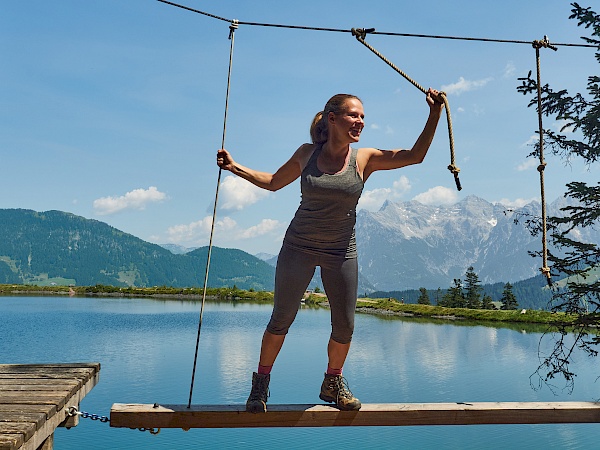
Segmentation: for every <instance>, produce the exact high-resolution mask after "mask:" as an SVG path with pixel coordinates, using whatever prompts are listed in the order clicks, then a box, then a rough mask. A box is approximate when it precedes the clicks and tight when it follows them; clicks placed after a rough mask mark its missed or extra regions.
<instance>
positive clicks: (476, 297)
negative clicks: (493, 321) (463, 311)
mask: <svg viewBox="0 0 600 450" xmlns="http://www.w3.org/2000/svg"><path fill="white" fill-rule="evenodd" d="M464 290H465V306H466V307H467V308H471V309H479V308H481V293H482V292H483V288H482V287H481V282H480V281H479V277H478V276H477V274H476V273H475V269H473V266H471V267H469V268H468V269H467V272H466V273H465V289H464Z"/></svg>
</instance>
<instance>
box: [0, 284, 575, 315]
mask: <svg viewBox="0 0 600 450" xmlns="http://www.w3.org/2000/svg"><path fill="white" fill-rule="evenodd" d="M34 294H35V295H74V296H111V297H147V298H165V299H168V298H173V299H179V300H181V299H189V300H198V299H201V298H202V296H203V289H202V288H172V287H166V286H155V287H150V288H138V287H114V286H103V285H102V286H72V287H69V286H35V285H14V284H13V285H7V284H4V285H2V284H0V295H34ZM206 296H207V298H208V299H210V300H233V301H251V302H260V303H269V302H272V301H273V293H272V292H266V291H253V290H249V291H246V290H242V289H236V288H209V289H207V292H206ZM326 302H327V298H326V297H324V296H321V295H315V294H313V295H310V296H308V297H307V298H306V303H307V304H326ZM357 308H358V310H359V311H361V312H367V313H372V314H379V315H396V316H405V317H416V318H429V319H446V320H457V319H458V320H468V321H485V322H508V323H531V324H556V325H561V324H562V325H564V324H571V323H576V322H577V316H576V315H573V314H565V313H561V312H557V313H553V312H549V311H538V310H530V309H528V310H521V309H519V310H513V311H500V310H487V309H467V308H444V307H441V306H430V305H417V304H404V303H400V302H398V301H395V300H390V299H389V298H386V299H364V298H359V299H358V304H357Z"/></svg>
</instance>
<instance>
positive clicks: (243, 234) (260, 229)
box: [237, 219, 281, 239]
mask: <svg viewBox="0 0 600 450" xmlns="http://www.w3.org/2000/svg"><path fill="white" fill-rule="evenodd" d="M280 226H281V222H279V221H278V220H273V219H263V220H261V221H260V223H259V224H258V225H254V226H252V227H250V228H247V229H245V230H241V231H240V233H239V234H238V236H237V239H253V238H257V237H259V236H264V235H265V234H269V233H271V232H272V231H276V230H278V229H279V228H280Z"/></svg>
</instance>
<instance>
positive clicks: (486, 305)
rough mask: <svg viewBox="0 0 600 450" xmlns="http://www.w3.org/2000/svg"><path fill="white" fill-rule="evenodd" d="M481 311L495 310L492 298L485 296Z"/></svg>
mask: <svg viewBox="0 0 600 450" xmlns="http://www.w3.org/2000/svg"><path fill="white" fill-rule="evenodd" d="M481 309H495V307H494V304H493V303H492V297H490V296H489V295H487V294H485V295H484V296H483V300H482V301H481Z"/></svg>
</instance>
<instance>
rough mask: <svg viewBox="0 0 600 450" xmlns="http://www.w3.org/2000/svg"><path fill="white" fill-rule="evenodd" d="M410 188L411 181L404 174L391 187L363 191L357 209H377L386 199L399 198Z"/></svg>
mask: <svg viewBox="0 0 600 450" xmlns="http://www.w3.org/2000/svg"><path fill="white" fill-rule="evenodd" d="M409 190H410V181H409V180H408V178H407V177H405V176H404V175H402V176H401V177H400V178H399V179H398V180H396V181H394V182H393V183H392V187H391V188H378V189H372V190H370V191H363V193H362V195H361V197H360V200H359V201H358V205H357V207H356V209H357V210H360V209H366V210H368V211H377V210H378V209H379V208H381V205H383V203H384V202H385V201H386V200H392V201H393V200H399V199H401V198H402V195H403V194H405V193H406V192H408V191H409Z"/></svg>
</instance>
